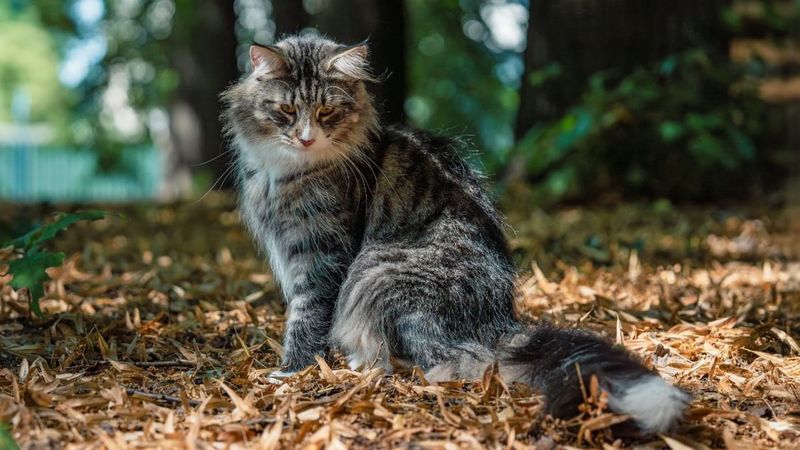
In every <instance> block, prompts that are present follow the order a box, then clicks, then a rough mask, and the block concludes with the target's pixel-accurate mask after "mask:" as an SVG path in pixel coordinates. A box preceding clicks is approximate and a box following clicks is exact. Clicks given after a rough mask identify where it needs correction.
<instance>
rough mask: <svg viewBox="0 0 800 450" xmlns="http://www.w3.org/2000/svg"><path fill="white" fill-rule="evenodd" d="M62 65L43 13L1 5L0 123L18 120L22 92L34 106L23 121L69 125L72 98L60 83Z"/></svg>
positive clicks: (57, 126) (7, 3)
mask: <svg viewBox="0 0 800 450" xmlns="http://www.w3.org/2000/svg"><path fill="white" fill-rule="evenodd" d="M58 63H59V57H58V52H57V46H56V42H55V39H54V37H53V36H52V35H51V34H49V33H48V32H47V31H46V30H45V29H44V28H43V26H42V20H41V17H40V15H39V11H38V10H36V9H32V8H23V7H22V5H18V6H15V5H14V4H13V3H12V2H2V3H0V123H2V122H8V121H13V120H14V118H12V117H11V110H12V102H13V101H14V100H13V97H14V95H15V92H18V93H19V94H21V95H24V96H26V97H27V99H25V100H27V102H26V103H29V105H30V107H29V108H30V109H29V111H21V113H22V114H25V113H27V115H28V117H23V118H22V119H25V120H28V121H31V122H48V123H50V124H51V125H53V126H54V128H59V129H60V128H61V127H63V126H64V125H65V124H66V117H67V111H68V109H69V95H68V93H67V90H66V89H65V88H64V87H63V86H62V85H61V84H60V83H59V81H58ZM19 94H18V95H19ZM25 100H23V101H25ZM17 101H19V100H17ZM22 108H23V109H27V108H26V107H24V106H23V107H22Z"/></svg>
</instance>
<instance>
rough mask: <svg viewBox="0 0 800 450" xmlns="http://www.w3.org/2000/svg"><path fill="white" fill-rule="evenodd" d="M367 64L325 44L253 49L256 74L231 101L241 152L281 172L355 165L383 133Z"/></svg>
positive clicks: (304, 41)
mask: <svg viewBox="0 0 800 450" xmlns="http://www.w3.org/2000/svg"><path fill="white" fill-rule="evenodd" d="M366 57H367V47H366V46H364V45H360V46H355V47H345V46H341V45H338V44H336V43H334V42H331V41H329V40H327V39H323V38H319V37H293V38H289V39H285V40H283V41H281V42H279V43H277V44H276V45H274V46H271V47H260V46H252V47H251V48H250V59H251V62H252V65H253V71H252V73H251V74H250V75H249V76H247V77H246V78H245V79H244V80H242V81H241V82H240V83H238V84H237V85H236V86H234V87H233V88H231V89H229V90H228V91H227V92H226V93H225V94H223V99H224V100H225V102H226V103H227V106H228V109H227V111H226V113H225V119H226V122H227V125H226V126H227V127H228V129H229V131H230V132H232V134H233V135H234V138H235V139H236V140H237V146H238V147H239V149H240V151H242V152H244V153H246V154H245V155H244V156H245V157H246V158H248V159H249V160H250V161H252V162H254V163H258V164H259V165H261V166H263V168H264V169H267V170H271V171H275V172H284V171H291V170H296V169H303V168H304V167H307V166H309V165H313V164H315V163H317V162H320V161H326V160H335V159H337V158H338V159H344V158H348V157H350V158H352V157H353V153H354V152H357V151H358V147H359V146H361V145H363V144H364V143H365V142H366V140H367V139H368V135H369V132H370V130H371V129H373V128H374V127H375V126H376V125H375V120H376V119H375V112H374V110H373V107H372V102H371V99H370V98H369V95H368V94H367V92H366V89H365V87H364V82H365V81H368V80H371V77H370V75H369V72H368V69H367V60H366Z"/></svg>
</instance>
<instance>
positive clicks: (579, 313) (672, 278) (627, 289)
mask: <svg viewBox="0 0 800 450" xmlns="http://www.w3.org/2000/svg"><path fill="white" fill-rule="evenodd" d="M125 209H126V213H127V215H128V216H129V219H128V220H127V221H119V220H116V219H112V220H104V221H101V222H98V223H94V224H85V225H82V226H76V227H75V228H73V229H71V230H70V231H69V232H68V233H66V234H65V235H64V238H63V239H62V240H61V241H59V242H57V244H56V246H57V247H58V248H57V249H58V250H61V251H65V252H67V254H68V255H69V257H68V258H67V259H66V260H65V262H64V264H63V266H62V267H60V268H55V269H52V270H51V275H52V276H53V278H54V281H52V282H51V283H49V284H48V286H47V290H46V291H47V295H46V297H45V299H43V300H42V309H43V310H44V311H45V312H46V313H47V316H46V317H45V319H44V320H37V319H32V318H30V316H29V314H28V312H27V310H26V304H27V303H26V298H25V294H24V293H22V292H14V291H12V290H11V288H10V287H9V286H8V281H9V277H7V276H6V277H0V299H1V300H2V304H0V367H1V369H0V421H2V422H5V423H8V424H9V425H10V428H11V430H12V432H13V436H14V438H15V439H16V440H17V441H18V442H19V443H20V445H21V446H22V447H25V448H109V449H117V448H120V449H122V448H190V449H194V448H198V449H203V448H266V449H271V448H331V449H342V448H376V447H377V448H392V447H411V448H444V449H450V448H512V449H524V448H541V449H551V448H558V447H568V446H589V447H597V448H617V447H628V446H636V445H638V446H647V447H650V448H671V449H684V448H726V447H727V448H754V447H782V448H797V447H798V446H800V402H798V400H799V398H798V397H800V347H799V346H798V339H799V338H798V336H799V335H800V333H799V332H800V322H798V320H797V319H798V316H799V315H800V262H798V260H799V259H800V258H799V257H798V255H800V252H798V249H797V244H798V242H797V241H798V239H797V237H798V236H799V235H800V218H798V215H797V211H796V210H785V211H782V212H772V213H763V214H760V213H758V212H754V211H744V212H743V211H738V212H731V211H727V212H726V211H712V210H708V209H705V210H703V209H696V210H691V211H687V210H682V211H681V210H675V209H672V208H671V207H669V206H668V205H655V206H653V207H650V206H648V207H644V206H626V207H620V208H617V209H615V210H613V211H600V210H581V209H571V210H563V211H559V212H556V213H545V212H542V211H534V212H525V211H512V212H511V214H510V217H511V219H512V220H511V222H512V224H513V225H514V228H515V231H514V232H513V233H511V236H512V246H513V247H514V251H515V255H516V257H517V259H518V260H519V261H520V264H521V265H523V267H530V270H528V271H526V272H524V274H523V276H522V277H521V279H520V282H519V292H520V294H519V298H518V309H519V311H520V314H521V315H523V316H525V317H532V318H547V319H549V320H552V321H554V322H557V323H559V324H562V325H564V326H583V327H588V328H591V329H593V330H596V331H598V332H600V333H603V334H604V335H606V336H607V337H608V338H609V339H611V340H613V341H616V342H617V343H618V344H621V345H624V346H626V347H627V348H629V349H631V350H632V351H634V352H635V353H637V354H638V355H640V356H641V357H642V358H643V360H644V361H645V362H646V363H647V364H648V365H650V366H651V367H653V368H654V369H655V370H657V371H658V372H660V373H661V374H662V375H663V376H664V377H665V378H667V379H669V380H670V381H672V382H674V383H677V384H679V385H681V386H683V387H685V388H686V389H687V390H689V391H691V392H692V393H693V395H694V396H695V401H694V403H693V404H692V406H691V409H690V411H689V413H688V417H687V418H686V421H685V423H684V424H683V425H682V426H681V427H680V428H679V429H678V430H676V431H675V432H674V433H673V434H671V435H664V436H650V437H641V436H636V435H635V434H632V433H631V431H630V429H629V427H626V423H625V418H624V417H619V416H616V415H613V414H611V413H609V412H608V411H606V410H605V395H604V393H603V392H602V391H601V390H600V389H599V388H598V386H597V384H596V383H595V382H591V383H589V385H587V386H583V389H584V392H585V395H586V404H585V405H583V406H582V407H581V411H582V412H581V414H580V415H579V416H577V417H575V418H574V419H571V420H567V421H562V420H553V419H551V418H546V417H545V418H543V417H540V416H539V411H540V406H541V404H540V402H539V400H538V398H537V397H536V396H535V395H534V394H533V393H531V392H530V390H529V389H528V388H527V387H526V386H522V385H511V386H508V385H506V384H505V383H504V382H503V381H502V380H501V379H500V378H499V377H498V376H497V375H495V374H494V373H493V372H491V371H490V372H487V374H486V375H485V376H484V378H483V380H480V381H476V382H458V381H454V382H449V383H440V384H438V385H431V384H429V383H427V382H426V381H425V379H424V377H422V376H421V375H420V373H419V371H412V372H410V373H396V374H386V373H383V372H382V371H381V370H379V369H372V370H368V371H366V372H364V373H358V372H353V371H351V370H349V369H346V368H344V367H345V366H344V365H343V364H342V362H341V361H340V360H337V361H335V362H334V363H333V364H332V365H328V363H326V362H325V361H323V360H320V361H319V364H318V365H317V366H315V367H310V368H308V369H306V370H304V371H303V372H301V373H299V374H297V375H296V376H294V377H292V378H290V379H289V380H288V381H287V382H286V383H285V384H274V382H273V381H272V380H270V379H269V377H268V374H269V373H270V372H271V371H272V370H274V369H275V368H276V365H277V364H278V361H279V359H280V353H281V346H280V344H279V342H280V336H281V332H282V327H283V318H282V316H281V314H282V306H281V303H280V299H279V297H278V294H277V293H276V291H275V289H274V286H273V282H272V279H271V276H270V275H269V273H268V271H267V268H266V265H265V264H264V263H263V262H261V261H260V260H259V258H258V257H257V256H256V255H255V253H254V252H253V249H252V246H251V245H250V240H249V238H248V237H247V236H246V235H245V234H244V232H243V231H242V229H241V226H240V224H239V223H238V216H237V215H236V213H235V212H234V210H233V206H232V202H231V201H230V200H229V199H228V198H226V197H224V196H217V197H213V198H211V199H210V200H205V201H204V202H203V203H201V204H191V205H179V206H130V207H126V208H125ZM0 211H9V209H8V208H4V209H0ZM17 211H18V212H20V211H22V210H17ZM0 214H3V213H0ZM3 219H6V220H7V219H8V217H2V216H0V220H3ZM9 257H11V255H10V252H9V251H8V250H7V249H6V250H0V260H7V259H8V258H9ZM532 261H535V262H536V263H535V264H532ZM2 271H3V270H2V268H0V272H2Z"/></svg>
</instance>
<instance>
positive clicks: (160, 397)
mask: <svg viewBox="0 0 800 450" xmlns="http://www.w3.org/2000/svg"><path fill="white" fill-rule="evenodd" d="M125 392H126V393H127V394H128V395H129V396H131V397H143V398H146V399H148V400H155V401H161V402H167V403H182V401H181V399H180V398H179V397H175V396H172V395H167V394H156V393H153V392H145V391H140V390H138V389H126V390H125ZM187 400H188V402H189V405H190V406H200V403H201V402H200V401H199V400H193V399H187Z"/></svg>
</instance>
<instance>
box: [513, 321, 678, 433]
mask: <svg viewBox="0 0 800 450" xmlns="http://www.w3.org/2000/svg"><path fill="white" fill-rule="evenodd" d="M497 356H498V360H499V365H500V373H501V375H502V376H503V377H504V379H506V380H509V381H520V382H524V383H527V384H529V385H531V387H533V388H534V389H535V390H538V391H539V392H540V393H542V394H543V395H544V396H545V399H546V402H547V404H546V411H547V412H548V413H549V414H552V415H554V416H557V417H572V416H574V415H576V413H577V412H578V411H577V406H578V405H580V404H581V403H582V402H583V393H582V391H581V381H580V380H579V375H578V373H579V372H578V368H580V377H582V378H583V383H584V386H585V387H586V389H588V388H589V383H590V380H591V377H592V376H593V375H594V376H596V377H597V379H598V381H599V382H600V387H601V388H602V389H603V390H604V391H606V392H607V393H608V406H609V408H610V409H611V410H612V411H614V412H617V413H621V414H627V415H629V416H630V417H631V418H632V419H633V420H634V421H635V422H636V425H637V426H638V427H639V428H640V429H641V430H642V431H645V432H663V431H666V430H668V429H669V428H670V427H672V426H673V425H674V424H675V422H677V421H678V419H680V417H681V416H682V415H683V412H684V409H685V408H686V405H687V403H688V402H689V400H690V396H689V394H687V393H686V392H685V391H683V390H682V389H680V388H677V387H675V386H672V385H670V384H667V382H666V381H664V379H662V378H661V377H660V376H659V375H657V374H655V373H653V372H652V371H650V370H648V369H646V368H645V367H644V366H643V365H642V363H641V362H639V361H638V360H637V359H636V358H635V357H634V356H633V355H631V354H630V353H629V352H627V351H626V350H625V349H623V348H621V347H616V346H612V345H611V344H610V343H609V342H607V341H605V340H604V339H602V338H600V337H599V336H597V335H595V334H594V333H591V332H588V331H583V330H577V329H564V328H558V327H555V326H553V325H549V324H539V325H537V326H536V327H533V328H530V329H527V330H526V331H523V332H520V333H518V334H516V335H515V336H513V338H512V339H510V341H509V342H508V343H506V344H505V345H503V347H502V348H501V349H498V355H497Z"/></svg>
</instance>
